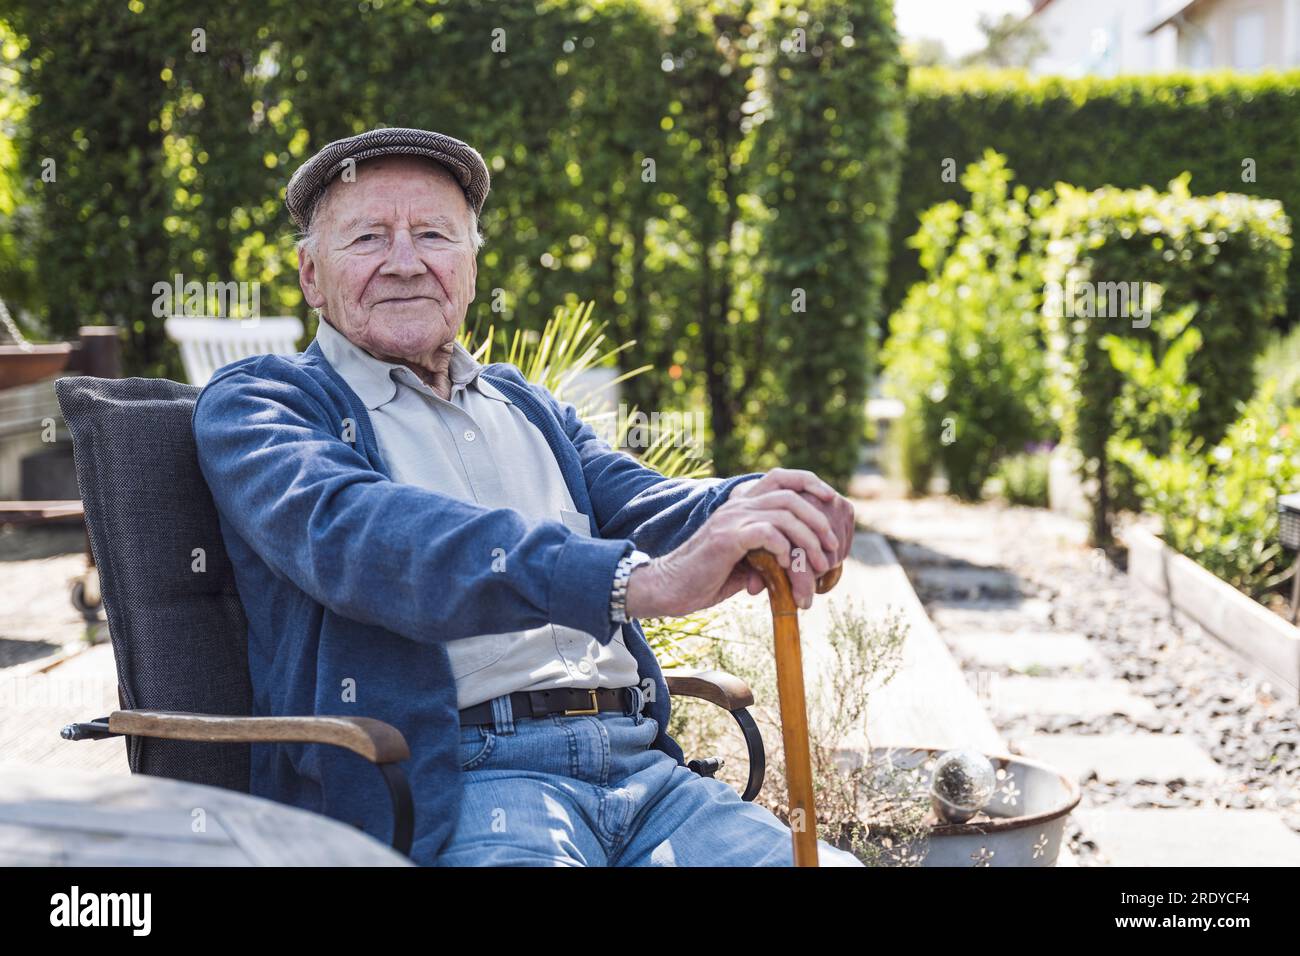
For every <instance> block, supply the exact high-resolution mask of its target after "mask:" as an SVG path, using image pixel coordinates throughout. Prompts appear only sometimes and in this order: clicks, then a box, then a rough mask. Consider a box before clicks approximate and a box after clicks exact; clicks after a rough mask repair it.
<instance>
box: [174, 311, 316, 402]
mask: <svg viewBox="0 0 1300 956" xmlns="http://www.w3.org/2000/svg"><path fill="white" fill-rule="evenodd" d="M165 328H166V330H167V337H168V338H170V339H171V340H172V341H173V342H175V343H176V344H177V345H178V346H180V350H181V361H183V362H184V363H185V377H186V378H188V379H189V381H190V384H191V385H198V386H203V385H206V384H207V383H208V379H210V378H211V377H212V373H213V372H215V371H216V370H217V369H219V368H221V367H222V366H223V365H229V364H230V363H231V362H234V361H237V360H239V359H241V358H247V357H248V356H250V355H295V354H297V352H298V339H300V338H301V337H302V328H303V326H302V320H301V319H298V318H296V317H294V316H285V317H278V318H256V319H219V318H213V319H208V318H202V319H200V318H186V317H182V316H172V317H171V318H169V319H168V320H167V322H166V324H165Z"/></svg>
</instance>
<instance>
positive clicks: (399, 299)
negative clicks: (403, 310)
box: [375, 295, 433, 305]
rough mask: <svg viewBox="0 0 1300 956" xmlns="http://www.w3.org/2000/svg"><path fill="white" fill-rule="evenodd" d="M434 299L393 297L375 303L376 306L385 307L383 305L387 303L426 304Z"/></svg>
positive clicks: (408, 296) (427, 297)
mask: <svg viewBox="0 0 1300 956" xmlns="http://www.w3.org/2000/svg"><path fill="white" fill-rule="evenodd" d="M432 298H433V297H432V296H428V295H407V296H394V297H392V298H390V299H380V300H379V301H377V302H376V303H375V305H383V304H384V303H386V302H397V303H402V302H424V301H429V300H431V299H432Z"/></svg>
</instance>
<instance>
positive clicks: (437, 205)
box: [312, 156, 470, 226]
mask: <svg viewBox="0 0 1300 956" xmlns="http://www.w3.org/2000/svg"><path fill="white" fill-rule="evenodd" d="M394 212H398V213H400V214H403V215H405V214H406V213H407V212H410V213H412V214H416V213H418V214H420V215H422V216H442V217H450V218H452V219H453V220H454V221H458V222H462V223H468V221H469V218H470V208H469V200H468V199H467V198H466V196H465V193H464V190H463V189H462V188H461V185H460V182H459V181H458V180H457V179H456V177H455V176H454V175H453V174H452V173H451V171H450V170H448V169H447V168H446V167H445V166H443V165H442V164H441V163H438V162H436V161H434V160H432V159H428V158H426V157H423V156H377V157H375V158H374V159H366V160H362V161H361V162H359V163H357V165H356V176H355V178H354V179H352V180H348V179H345V178H344V177H343V175H342V174H340V175H338V176H335V177H334V179H332V180H331V181H330V184H329V185H328V186H327V187H326V188H325V191H324V193H323V194H322V195H321V199H320V205H319V206H318V207H317V209H316V214H315V215H314V216H313V217H312V224H313V225H320V226H326V225H341V224H343V223H344V222H345V221H351V220H353V219H355V218H358V217H362V218H367V219H369V218H376V217H379V218H385V217H389V216H392V215H393V213H394Z"/></svg>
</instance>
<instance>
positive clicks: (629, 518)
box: [529, 385, 763, 556]
mask: <svg viewBox="0 0 1300 956" xmlns="http://www.w3.org/2000/svg"><path fill="white" fill-rule="evenodd" d="M529 388H530V389H531V390H532V391H533V393H534V394H535V395H537V396H538V398H540V399H541V400H542V401H544V402H546V403H547V404H548V406H549V407H550V408H551V409H552V411H553V412H554V414H555V415H556V417H557V418H558V419H559V420H560V422H561V423H562V427H563V429H564V433H565V435H566V436H567V437H568V439H569V441H570V442H572V443H573V446H574V448H575V449H577V452H578V457H579V459H580V460H581V462H582V473H583V478H584V479H585V481H586V484H587V491H588V494H589V495H590V496H591V501H592V507H593V508H594V509H595V512H596V522H597V526H598V527H599V529H600V534H601V536H602V537H605V538H620V539H621V538H629V539H631V540H632V541H633V542H634V543H635V544H636V546H637V547H638V548H639V549H640V550H642V551H645V552H646V553H647V554H650V555H654V556H657V555H661V554H666V553H667V552H669V551H672V550H673V549H674V548H676V547H678V546H679V545H681V544H683V543H684V542H685V541H686V540H687V539H688V538H689V537H690V536H691V535H692V534H693V533H694V532H695V531H696V530H697V529H698V528H699V527H700V525H702V524H703V523H704V522H705V520H706V519H707V518H708V517H709V515H711V514H712V513H713V512H714V511H715V510H716V509H717V508H719V507H720V506H721V505H722V504H724V503H725V502H726V500H727V498H728V496H729V495H730V494H731V490H732V489H733V488H734V487H736V485H738V484H740V483H741V482H742V481H751V480H754V479H757V478H761V477H763V476H762V473H751V474H745V475H739V476H737V477H734V478H667V477H665V476H664V475H662V474H661V473H660V472H658V471H655V470H654V469H653V468H650V467H648V466H646V465H643V464H642V463H641V462H640V461H638V460H637V459H636V458H635V457H633V456H632V455H629V454H628V453H627V452H623V451H617V450H615V449H613V448H611V447H610V446H609V444H608V443H607V442H606V441H604V440H603V439H602V438H601V437H600V436H599V435H597V434H596V432H595V430H594V429H593V428H592V427H591V426H590V425H588V424H587V423H586V422H584V421H583V420H582V419H581V418H579V417H578V412H577V409H576V408H575V407H574V406H573V405H572V404H571V403H569V402H561V401H559V400H558V399H556V398H555V396H553V395H552V394H551V393H550V392H549V391H548V390H546V389H545V388H542V387H541V386H539V385H529Z"/></svg>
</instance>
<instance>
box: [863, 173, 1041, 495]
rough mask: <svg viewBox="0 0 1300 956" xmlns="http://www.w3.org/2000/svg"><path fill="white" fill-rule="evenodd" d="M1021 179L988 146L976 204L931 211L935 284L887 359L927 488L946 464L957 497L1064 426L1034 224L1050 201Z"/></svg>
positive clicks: (888, 347)
mask: <svg viewBox="0 0 1300 956" xmlns="http://www.w3.org/2000/svg"><path fill="white" fill-rule="evenodd" d="M1011 181H1012V172H1011V170H1009V169H1008V168H1007V166H1006V161H1005V159H1004V158H1003V157H1001V156H999V155H997V154H996V153H992V152H990V153H988V154H987V155H986V156H985V157H984V159H983V160H982V161H981V162H979V163H975V164H973V165H971V166H970V167H969V168H968V169H967V170H966V171H965V173H964V175H963V176H962V184H963V186H965V188H966V189H967V190H968V191H969V193H970V207H969V208H968V209H965V210H963V209H962V208H961V207H959V206H958V205H957V204H956V203H954V202H947V203H941V204H939V205H938V206H935V207H934V208H932V209H930V210H927V211H926V212H925V213H924V214H923V215H922V216H921V226H920V229H919V230H918V231H917V233H916V236H915V237H914V238H913V240H912V244H913V245H914V246H915V247H916V248H917V249H918V250H919V251H920V255H921V263H922V266H923V267H924V269H925V273H926V274H925V279H924V280H923V281H921V282H918V283H917V284H916V285H914V286H913V287H912V289H911V291H910V292H909V293H908V296H907V299H906V301H905V302H904V303H903V307H902V308H901V309H899V311H898V312H897V313H895V315H894V316H893V319H892V321H891V326H892V334H891V336H890V339H889V341H888V342H887V343H886V344H885V348H884V351H883V353H882V359H883V363H884V366H885V377H886V387H887V388H888V389H889V390H890V391H891V392H892V393H893V394H894V395H896V396H897V397H898V398H900V399H902V401H903V402H904V403H905V404H906V405H907V407H908V412H907V415H906V416H905V419H904V421H903V422H901V423H900V428H899V429H898V431H899V434H900V436H901V440H902V441H903V447H902V460H903V462H904V469H905V470H906V471H907V472H908V473H909V478H910V479H911V481H912V487H913V490H914V491H916V492H922V491H924V490H925V489H924V487H923V486H922V485H921V484H920V482H921V481H927V482H928V477H929V475H930V473H931V472H932V471H933V468H934V466H935V465H941V466H942V467H943V469H944V471H945V473H946V474H947V476H948V486H949V489H950V490H951V491H952V492H953V493H954V494H956V495H958V496H959V497H962V498H967V499H974V498H978V497H979V494H980V490H981V488H982V487H983V485H984V483H985V481H986V480H987V479H988V477H989V475H990V474H992V471H993V468H994V465H995V464H996V462H997V460H998V458H999V457H1001V456H1002V455H1003V454H1006V453H1009V452H1012V451H1015V450H1019V449H1020V448H1022V447H1023V446H1024V445H1025V444H1026V443H1027V442H1030V441H1034V440H1038V439H1042V438H1047V437H1050V436H1051V435H1052V433H1053V428H1052V425H1051V421H1050V417H1049V414H1048V406H1047V400H1046V399H1047V379H1046V371H1045V366H1044V362H1043V339H1042V335H1041V334H1040V329H1039V317H1038V308H1039V303H1040V300H1041V289H1042V279H1041V276H1040V274H1039V261H1040V258H1041V254H1042V251H1041V238H1040V236H1039V235H1038V231H1037V228H1036V226H1035V224H1034V213H1035V210H1036V209H1037V208H1039V207H1040V206H1041V205H1042V204H1043V202H1044V197H1043V196H1042V195H1035V196H1030V195H1029V192H1028V190H1026V189H1025V188H1024V187H1023V186H1016V187H1015V188H1014V189H1013V188H1012V187H1011Z"/></svg>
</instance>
